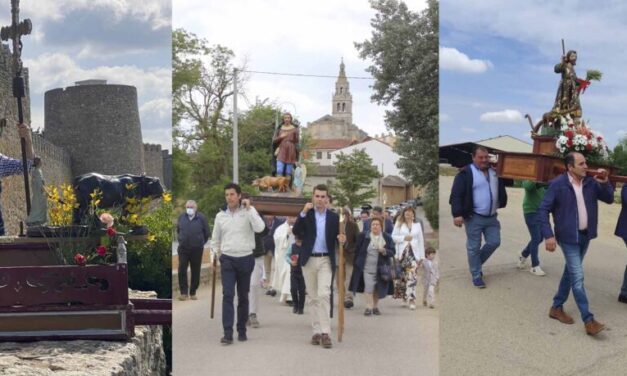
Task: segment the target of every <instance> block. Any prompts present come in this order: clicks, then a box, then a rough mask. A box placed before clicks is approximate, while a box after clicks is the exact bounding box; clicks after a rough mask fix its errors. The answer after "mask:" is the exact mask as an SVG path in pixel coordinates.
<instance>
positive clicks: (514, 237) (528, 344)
mask: <svg viewBox="0 0 627 376" xmlns="http://www.w3.org/2000/svg"><path fill="white" fill-rule="evenodd" d="M452 181H453V178H452V177H444V176H443V177H440V218H441V219H440V259H441V260H442V261H441V263H440V270H441V271H442V281H441V285H442V287H441V290H440V294H441V304H440V327H441V331H440V343H441V346H440V370H441V375H443V376H449V375H450V376H453V375H455V376H458V375H499V376H508V375H525V376H527V375H582V376H583V375H608V376H609V375H612V376H613V375H624V374H625V372H626V371H625V370H626V369H627V356H625V354H626V353H627V305H625V304H621V303H618V302H617V301H616V299H617V296H618V291H619V289H620V284H621V282H622V277H623V272H624V270H625V264H626V263H627V250H626V249H625V245H624V243H623V242H622V241H621V240H620V239H619V238H617V237H615V236H613V231H614V226H615V225H616V219H617V218H618V212H619V208H620V207H619V206H618V205H612V206H608V205H606V204H600V212H599V215H600V217H601V218H602V219H601V221H602V223H600V229H599V238H597V239H595V240H593V241H592V243H591V245H590V248H589V250H588V254H587V255H586V259H585V262H584V269H585V286H586V290H587V293H588V299H589V301H590V307H591V311H592V312H593V313H594V314H595V316H596V318H597V320H599V321H601V322H603V323H605V324H606V327H607V330H606V331H604V332H603V333H601V334H599V335H598V336H596V337H590V336H587V335H586V334H585V332H584V327H583V323H582V322H581V317H580V315H579V311H578V310H577V307H576V305H575V303H574V301H573V299H572V295H571V298H570V299H569V301H568V302H567V303H566V305H565V310H566V312H568V313H570V314H572V316H573V317H574V318H575V324H574V325H564V324H561V323H559V322H557V321H556V320H551V319H549V318H548V310H549V307H550V305H551V302H552V297H553V295H554V294H555V291H556V289H557V285H558V282H559V278H560V276H561V273H562V270H563V268H564V261H563V255H562V253H561V251H560V250H559V249H558V250H557V251H556V252H555V253H553V254H550V253H548V252H546V251H545V250H544V244H541V253H540V261H541V265H542V268H543V269H544V270H545V271H546V272H547V274H548V275H547V276H546V277H537V276H533V275H531V274H530V273H529V272H527V271H519V270H517V269H516V267H515V260H516V257H517V254H518V253H519V252H520V250H522V248H523V247H524V246H525V245H526V242H527V241H528V234H527V228H526V226H525V223H524V219H523V214H522V196H523V192H522V189H515V188H511V189H509V188H508V197H509V202H508V206H507V208H505V209H502V210H500V211H499V220H500V221H501V227H502V230H501V246H500V248H499V249H497V250H496V252H495V254H494V255H493V256H492V258H491V259H490V260H489V261H488V262H487V263H486V265H484V273H485V282H486V284H487V288H486V289H483V290H480V289H477V288H474V287H473V286H472V283H471V280H470V273H469V272H468V262H467V258H466V250H465V232H464V230H463V229H458V228H456V227H454V226H453V223H452V222H453V221H452V217H451V214H450V207H449V205H448V197H449V194H450V187H451V184H452Z"/></svg>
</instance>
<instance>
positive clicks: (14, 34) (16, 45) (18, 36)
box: [0, 0, 33, 214]
mask: <svg viewBox="0 0 627 376" xmlns="http://www.w3.org/2000/svg"><path fill="white" fill-rule="evenodd" d="M32 29H33V25H32V23H31V22H30V20H29V19H28V18H27V19H24V20H23V21H21V22H20V0H11V25H10V26H3V27H2V28H1V29H0V39H2V40H3V41H8V40H9V39H11V40H12V42H13V68H14V70H15V77H13V96H14V97H15V98H16V99H17V114H18V122H19V124H23V123H24V108H23V104H22V98H24V97H25V95H26V89H25V85H24V77H23V76H22V58H21V55H22V35H28V34H30V33H31V31H32ZM20 141H21V144H22V169H23V172H24V190H25V193H26V213H27V214H30V186H29V184H28V162H27V159H26V140H25V139H24V138H23V137H22V138H21V139H20Z"/></svg>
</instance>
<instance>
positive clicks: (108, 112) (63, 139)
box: [44, 80, 145, 176]
mask: <svg viewBox="0 0 627 376" xmlns="http://www.w3.org/2000/svg"><path fill="white" fill-rule="evenodd" d="M44 102H45V103H44V107H45V130H44V135H45V138H46V139H48V140H50V141H51V142H53V143H54V144H56V145H59V146H62V147H63V148H65V149H67V151H68V152H69V153H70V155H71V156H72V172H73V174H74V175H75V176H77V175H81V174H84V173H88V172H99V173H102V174H107V175H117V174H125V173H129V174H141V173H143V172H144V171H145V169H144V146H143V143H142V134H141V126H140V122H139V110H138V106H137V89H136V88H135V87H134V86H127V85H107V84H106V81H105V80H86V81H80V82H76V86H70V87H67V88H65V89H61V88H59V89H53V90H49V91H47V92H46V93H45V98H44Z"/></svg>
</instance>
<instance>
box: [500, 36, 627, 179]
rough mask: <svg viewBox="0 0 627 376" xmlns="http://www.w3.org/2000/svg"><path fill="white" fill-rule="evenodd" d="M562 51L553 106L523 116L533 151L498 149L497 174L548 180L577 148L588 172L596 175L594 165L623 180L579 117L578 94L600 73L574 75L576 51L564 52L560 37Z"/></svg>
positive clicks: (598, 138) (602, 144) (599, 139)
mask: <svg viewBox="0 0 627 376" xmlns="http://www.w3.org/2000/svg"><path fill="white" fill-rule="evenodd" d="M562 53H563V56H562V60H561V61H560V62H559V63H558V64H556V65H555V73H560V74H561V81H560V84H559V87H558V89H557V95H556V97H555V103H554V105H553V108H552V109H551V111H549V112H547V113H545V114H544V115H542V119H541V120H540V121H538V123H536V124H533V121H532V120H531V116H529V115H526V116H525V117H526V118H527V119H528V120H529V125H530V126H531V138H532V139H533V153H531V154H529V153H512V152H498V153H497V164H496V169H497V174H498V175H499V176H500V177H503V178H509V179H526V180H532V181H536V182H548V181H550V180H551V179H553V178H555V177H556V176H557V175H559V174H561V173H563V172H565V171H566V168H565V166H564V156H565V155H566V154H568V153H569V152H579V153H581V154H583V155H584V156H585V157H586V160H587V165H588V168H589V169H588V175H590V176H594V175H597V174H598V172H597V169H598V168H603V169H605V170H606V171H607V172H608V173H609V179H610V181H612V182H613V183H616V182H622V183H626V182H627V176H619V175H617V173H618V169H617V168H615V167H613V166H609V165H608V161H607V157H608V153H607V144H606V143H605V139H604V138H603V136H602V135H601V134H599V133H598V132H595V131H594V130H592V129H591V127H590V126H589V125H588V124H586V122H585V121H584V120H583V118H582V109H581V104H580V101H579V97H580V95H582V94H583V93H585V91H586V89H587V88H588V87H589V86H590V84H591V82H592V81H594V80H596V81H600V80H601V77H602V74H601V72H599V71H596V70H589V71H587V74H586V79H581V78H578V77H577V74H576V72H575V65H576V62H577V52H576V51H574V50H570V51H568V52H565V49H564V41H563V40H562Z"/></svg>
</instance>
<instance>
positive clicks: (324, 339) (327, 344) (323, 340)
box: [320, 333, 333, 349]
mask: <svg viewBox="0 0 627 376" xmlns="http://www.w3.org/2000/svg"><path fill="white" fill-rule="evenodd" d="M320 342H321V343H322V347H324V348H325V349H330V348H331V347H333V343H331V337H329V335H328V334H326V333H322V337H321V338H320Z"/></svg>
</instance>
